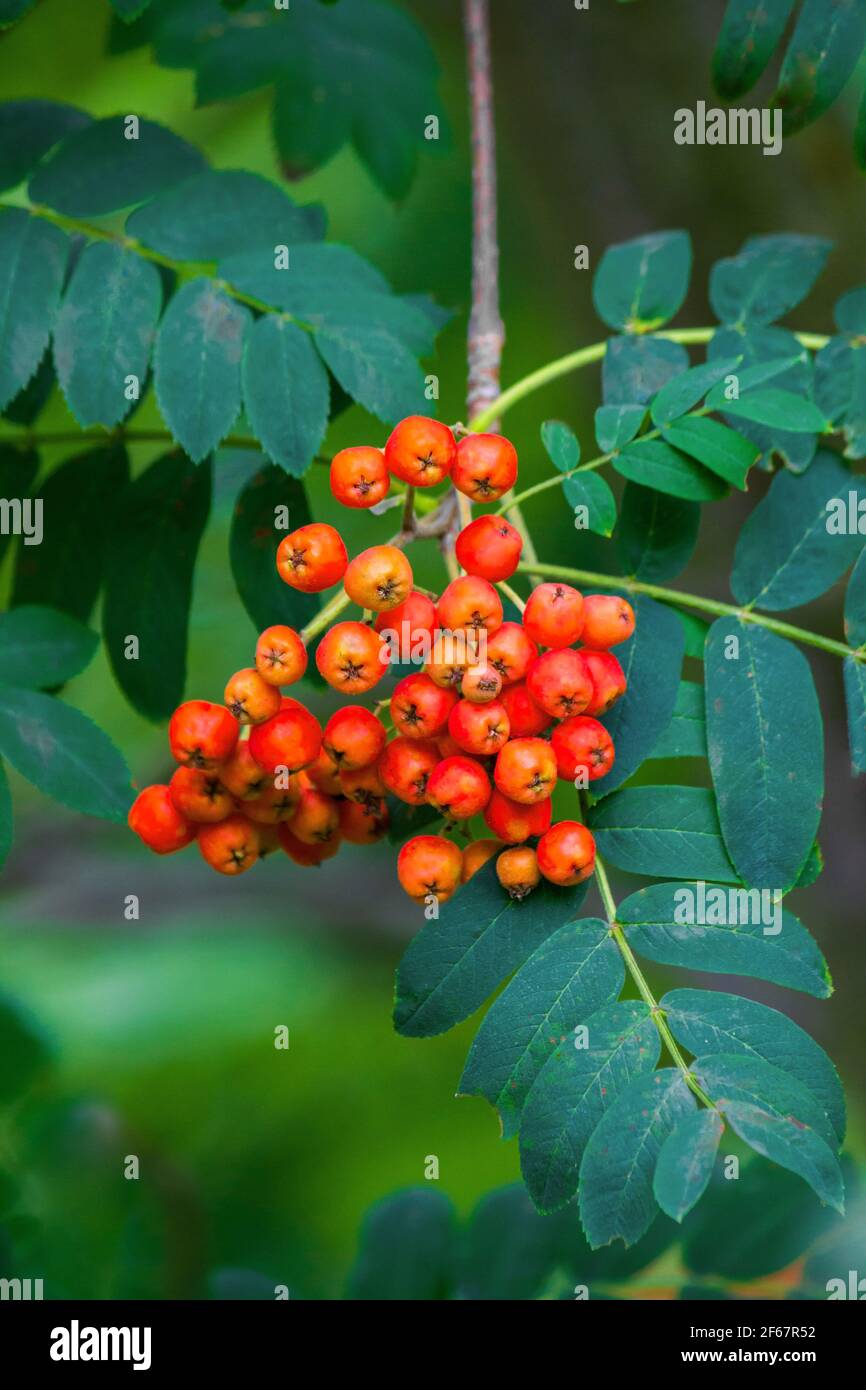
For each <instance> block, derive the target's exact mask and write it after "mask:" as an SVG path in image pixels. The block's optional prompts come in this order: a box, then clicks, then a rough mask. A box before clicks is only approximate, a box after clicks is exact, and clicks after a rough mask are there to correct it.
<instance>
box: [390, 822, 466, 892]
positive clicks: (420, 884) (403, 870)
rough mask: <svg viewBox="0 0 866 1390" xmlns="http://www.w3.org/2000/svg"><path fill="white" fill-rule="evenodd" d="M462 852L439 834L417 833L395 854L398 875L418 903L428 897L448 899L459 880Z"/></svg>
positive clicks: (402, 884)
mask: <svg viewBox="0 0 866 1390" xmlns="http://www.w3.org/2000/svg"><path fill="white" fill-rule="evenodd" d="M462 868H463V855H462V854H461V853H460V850H459V849H458V848H457V846H456V845H455V844H453V843H452V842H451V841H450V840H446V839H445V838H444V836H442V835H416V836H415V837H414V839H411V840H407V841H406V843H405V845H403V847H402V849H401V850H400V853H399V854H398V856H397V877H398V879H399V880H400V884H401V886H402V888H403V889H404V890H405V891H406V892H407V893H408V894H409V897H410V898H412V899H414V901H415V902H417V903H424V902H426V900H427V899H428V898H430V897H433V898H437V899H438V901H439V902H440V903H444V902H447V901H448V899H449V898H450V897H451V896H452V895H453V893H454V891H455V889H456V888H457V887H458V885H459V883H460V873H461V870H462Z"/></svg>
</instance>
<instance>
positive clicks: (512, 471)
mask: <svg viewBox="0 0 866 1390" xmlns="http://www.w3.org/2000/svg"><path fill="white" fill-rule="evenodd" d="M451 481H452V483H453V484H454V486H455V487H456V488H457V491H458V492H462V493H463V494H464V495H465V496H466V497H471V499H472V501H473V502H497V501H498V500H499V498H500V497H502V495H503V494H504V493H506V492H507V491H508V489H509V488H510V487H513V486H514V484H515V482H516V481H517V451H516V450H515V448H514V445H513V444H512V443H511V441H510V440H508V439H505V438H504V436H503V435H501V434H467V435H466V436H465V437H464V438H463V439H461V440H460V443H459V444H458V445H457V458H456V461H455V463H454V467H453V469H452V472H451Z"/></svg>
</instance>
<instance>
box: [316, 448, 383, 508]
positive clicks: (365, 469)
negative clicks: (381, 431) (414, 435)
mask: <svg viewBox="0 0 866 1390" xmlns="http://www.w3.org/2000/svg"><path fill="white" fill-rule="evenodd" d="M390 486H391V477H390V474H389V473H388V468H387V465H386V463H385V455H384V454H383V452H382V450H381V449H373V448H369V447H368V446H367V445H363V444H362V445H358V446H356V447H355V448H352V449H341V450H340V452H339V453H338V454H335V455H334V457H333V459H332V460H331V492H332V493H333V494H334V496H335V497H336V499H337V501H338V502H342V503H343V506H344V507H375V505H376V503H377V502H381V501H382V498H383V497H385V496H386V494H387V492H388V489H389V487H390Z"/></svg>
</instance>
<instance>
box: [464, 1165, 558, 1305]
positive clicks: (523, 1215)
mask: <svg viewBox="0 0 866 1390" xmlns="http://www.w3.org/2000/svg"><path fill="white" fill-rule="evenodd" d="M575 1234H576V1233H575ZM569 1235H570V1236H572V1239H574V1235H572V1231H571V1230H569ZM577 1239H579V1237H577ZM562 1244H563V1228H562V1225H561V1224H560V1222H558V1221H547V1220H545V1218H544V1217H543V1216H540V1215H539V1214H538V1212H537V1211H536V1210H535V1208H534V1207H533V1205H532V1202H531V1201H530V1199H529V1197H528V1196H527V1193H526V1189H525V1188H524V1187H523V1186H522V1185H521V1184H520V1183H515V1184H514V1185H513V1186H511V1187H504V1188H499V1189H498V1190H497V1191H495V1192H490V1193H488V1194H487V1196H486V1197H482V1198H481V1201H480V1202H479V1203H478V1205H477V1207H476V1208H475V1210H474V1211H473V1213H472V1216H471V1217H470V1220H469V1229H468V1231H467V1232H466V1236H465V1238H464V1252H463V1256H462V1258H461V1260H460V1273H459V1287H458V1293H457V1297H458V1298H460V1299H485V1300H487V1301H490V1300H505V1299H507V1300H509V1301H512V1300H518V1299H521V1300H525V1299H530V1298H532V1299H534V1298H542V1297H544V1290H545V1286H546V1284H547V1283H548V1281H549V1280H550V1277H551V1274H552V1272H553V1271H554V1270H555V1269H556V1268H558V1267H561V1265H562Z"/></svg>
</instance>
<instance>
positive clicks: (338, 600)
mask: <svg viewBox="0 0 866 1390" xmlns="http://www.w3.org/2000/svg"><path fill="white" fill-rule="evenodd" d="M351 601H352V600H351V599H350V598H349V595H348V594H347V593H346V591H345V589H340V590H338V592H337V593H336V594H334V597H333V598H331V599H329V600H328V602H327V603H326V604H325V606H324V608H320V609H319V612H318V613H317V614H316V616H315V618H311V619H310V621H309V622H308V623H307V626H306V627H303V628H301V631H300V633H299V634H298V635H299V637H300V639H301V641H302V642H304V643H307V644H308V643H309V642H310V640H311V638H313V637H318V635H319V633H320V632H324V630H325V628H326V627H329V626H330V624H331V621H332V620H333V619H334V618H336V617H337V615H338V614H339V613H342V612H343V609H344V608H348V606H349V604H350V603H351Z"/></svg>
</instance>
